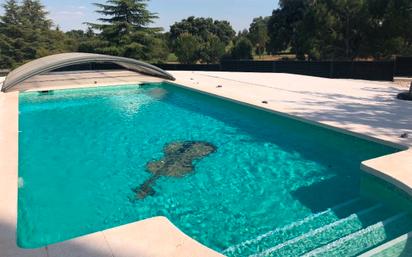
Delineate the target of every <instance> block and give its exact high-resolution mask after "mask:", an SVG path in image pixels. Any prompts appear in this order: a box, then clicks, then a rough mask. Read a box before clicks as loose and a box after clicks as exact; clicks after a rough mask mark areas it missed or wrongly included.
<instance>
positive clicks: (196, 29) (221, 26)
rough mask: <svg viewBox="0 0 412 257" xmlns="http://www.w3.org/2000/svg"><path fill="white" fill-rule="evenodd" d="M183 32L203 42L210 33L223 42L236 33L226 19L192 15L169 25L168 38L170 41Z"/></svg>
mask: <svg viewBox="0 0 412 257" xmlns="http://www.w3.org/2000/svg"><path fill="white" fill-rule="evenodd" d="M185 33H189V34H191V35H193V36H195V37H198V38H199V39H200V40H202V41H203V42H205V41H207V40H208V39H209V37H210V35H215V36H217V37H218V38H219V40H220V41H222V42H224V43H225V44H228V43H229V42H230V41H231V40H233V38H234V36H235V34H236V32H235V31H234V30H233V28H232V26H231V25H230V23H229V22H228V21H219V20H213V19H212V18H196V17H194V16H191V17H189V18H187V19H183V20H181V21H180V22H176V23H175V24H173V25H172V26H171V27H170V39H171V40H172V41H174V40H176V39H177V38H178V37H179V36H180V35H181V34H185Z"/></svg>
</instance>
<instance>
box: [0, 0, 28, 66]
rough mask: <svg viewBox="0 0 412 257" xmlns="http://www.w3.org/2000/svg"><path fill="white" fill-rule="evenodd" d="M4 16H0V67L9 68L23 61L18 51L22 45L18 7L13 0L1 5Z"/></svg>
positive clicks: (21, 54)
mask: <svg viewBox="0 0 412 257" xmlns="http://www.w3.org/2000/svg"><path fill="white" fill-rule="evenodd" d="M3 8H4V15H3V16H0V67H1V68H10V67H14V66H15V65H16V64H18V63H20V62H22V61H23V60H24V57H23V53H22V52H21V51H20V50H21V48H22V47H23V45H24V41H23V40H22V35H23V31H22V29H23V28H22V26H21V24H20V7H19V6H18V5H17V2H16V1H15V0H9V1H6V2H5V3H4V5H3Z"/></svg>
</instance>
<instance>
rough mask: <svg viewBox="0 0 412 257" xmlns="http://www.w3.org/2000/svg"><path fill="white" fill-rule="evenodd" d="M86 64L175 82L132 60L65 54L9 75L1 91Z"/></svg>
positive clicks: (153, 68) (29, 64)
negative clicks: (39, 76) (53, 72)
mask: <svg viewBox="0 0 412 257" xmlns="http://www.w3.org/2000/svg"><path fill="white" fill-rule="evenodd" d="M85 63H114V64H117V65H119V66H122V67H124V68H125V69H128V70H132V71H136V72H139V73H142V74H146V75H150V76H155V77H160V78H164V79H168V80H175V78H174V77H173V76H172V75H170V74H169V73H167V72H166V71H164V70H162V69H160V68H158V67H156V66H153V65H150V64H148V63H145V62H141V61H137V60H133V59H130V58H124V57H117V56H110V55H102V54H89V53H64V54H56V55H50V56H47V57H43V58H40V59H37V60H34V61H31V62H29V63H26V64H24V65H22V66H20V67H18V68H17V69H15V70H13V71H12V72H10V73H9V74H8V75H7V77H6V80H5V81H4V83H3V86H2V87H1V91H3V92H7V91H8V90H10V89H11V88H12V87H14V86H16V85H18V84H19V83H21V82H23V81H25V80H27V79H29V78H31V77H33V76H36V75H39V74H43V73H46V72H49V71H53V70H56V69H60V68H64V67H68V66H72V65H79V64H85Z"/></svg>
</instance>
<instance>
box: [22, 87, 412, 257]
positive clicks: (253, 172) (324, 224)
mask: <svg viewBox="0 0 412 257" xmlns="http://www.w3.org/2000/svg"><path fill="white" fill-rule="evenodd" d="M19 108H20V116H19V130H20V133H19V198H18V205H19V209H18V229H17V230H18V243H19V245H20V246H22V247H27V248H32V247H39V246H43V245H46V244H50V243H54V242H59V241H63V240H66V239H69V238H73V237H76V236H79V235H84V234H87V233H91V232H95V231H99V230H102V229H106V228H111V227H115V226H118V225H122V224H126V223H130V222H134V221H137V220H141V219H144V218H148V217H153V216H159V215H161V216H166V217H168V218H169V219H170V220H171V221H172V222H173V223H174V224H175V225H176V226H177V227H179V228H180V229H181V230H182V231H183V232H185V233H186V234H188V235H189V236H191V237H193V238H194V239H196V240H198V241H200V242H201V243H203V244H205V245H206V246H209V247H211V248H213V249H215V250H217V251H221V252H223V253H225V254H227V255H233V256H246V255H253V254H257V255H258V256H270V255H282V254H284V255H285V256H287V255H291V254H292V253H293V255H300V254H303V253H310V251H314V250H316V249H320V247H321V246H324V247H326V246H329V243H330V242H333V241H335V240H336V239H339V238H344V237H346V236H350V235H353V234H354V233H356V232H357V231H362V229H366V228H368V227H369V226H372V225H374V224H376V223H377V222H380V221H385V220H386V221H387V220H388V219H391V220H389V221H391V222H392V221H396V222H402V224H403V228H404V229H405V230H407V229H409V228H412V225H411V224H409V223H408V222H409V221H410V219H409V217H408V218H405V217H404V216H396V215H400V214H399V213H398V211H397V210H392V209H391V208H389V207H386V206H383V205H382V204H380V203H375V202H371V201H367V200H364V199H361V198H360V193H359V191H360V177H361V172H360V169H359V165H360V162H361V161H363V160H366V159H370V158H373V157H377V156H381V155H385V154H389V153H393V152H396V151H398V150H397V149H395V148H392V147H389V146H385V145H382V144H378V143H375V142H371V141H367V140H363V139H359V138H356V137H353V136H349V135H345V134H342V133H338V132H335V131H332V130H328V129H325V128H321V127H317V126H314V125H309V124H306V123H303V122H299V121H296V120H293V119H289V118H285V117H281V116H279V115H275V114H272V113H268V112H264V111H261V110H257V109H253V108H250V107H246V106H243V105H239V104H236V103H232V102H228V101H224V100H221V99H217V98H214V97H211V96H207V95H203V94H200V93H197V92H194V91H190V90H187V89H183V88H180V87H178V86H175V85H172V84H166V83H164V84H146V85H128V86H117V87H102V88H88V89H76V90H58V91H53V92H50V93H38V92H31V93H23V94H20V104H19ZM185 142H186V145H185V147H186V148H185V149H186V150H182V151H180V150H179V149H178V147H177V148H176V147H175V149H174V150H176V149H177V150H176V151H175V152H176V153H175V152H173V151H172V152H171V151H168V146H169V147H170V146H176V145H177V146H179V147H180V146H181V145H184V143H185ZM188 142H189V143H190V142H192V143H193V142H201V143H205V144H210V145H211V146H213V149H211V150H210V151H209V152H208V154H204V155H203V156H202V157H201V158H200V157H199V158H193V160H194V162H193V167H188V166H190V165H188V164H187V162H185V161H179V158H186V157H182V156H181V155H182V154H184V153H187V152H188V151H189V150H187V149H188V147H191V146H193V144H191V145H190V144H188ZM188 145H189V146H188ZM172 148H173V147H172ZM169 157H170V158H169ZM150 163H155V164H156V163H157V164H158V165H157V166H156V165H152V166H151V165H149V164H150ZM159 163H160V164H159ZM165 163H166V164H167V165H169V167H172V168H173V167H176V166H179V165H180V164H182V163H183V165H181V166H182V167H185V168H187V174H186V175H184V176H164V175H159V176H155V178H154V179H153V183H149V184H150V185H149V186H148V187H145V183H147V182H148V181H150V179H152V178H153V177H154V176H153V174H152V173H151V172H150V171H152V172H153V170H156V169H161V168H162V167H163V166H162V167H160V168H159V165H166V164H165ZM151 167H154V168H151ZM163 168H164V167H163ZM172 168H171V169H172ZM163 170H164V169H163ZM142 191H143V192H144V193H143V194H142V193H141V192H142ZM332 225H333V226H332ZM409 226H410V227H409ZM397 227H399V226H397ZM316 229H318V230H316ZM311 231H318V232H319V233H318V232H316V233H314V232H311ZM327 232H328V233H329V234H327ZM402 232H404V231H395V232H393V235H391V236H392V237H393V236H396V235H397V234H398V233H402ZM311 233H312V234H311ZM326 234H327V235H328V236H327V237H326V236H319V235H326ZM317 237H319V238H318V239H317V240H318V241H316V240H315V239H316V238H317ZM296 238H297V239H296ZM389 238H390V237H389V236H387V235H385V237H384V238H383V239H382V240H380V241H379V242H383V241H385V240H388V239H389ZM293 240H295V241H293ZM302 240H303V241H302ZM305 240H310V242H313V245H312V246H311V248H309V243H307V242H306V241H305ZM370 241H373V240H370ZM303 242H306V243H304V244H303ZM379 242H378V243H379ZM315 243H316V244H315ZM297 244H299V245H300V246H302V245H304V246H305V247H306V248H305V249H301V248H302V247H300V248H299V247H295V246H296V245H297ZM332 246H333V245H332ZM332 246H330V247H332ZM295 249H299V250H300V251H299V252H296V251H297V250H295ZM364 250H365V249H364Z"/></svg>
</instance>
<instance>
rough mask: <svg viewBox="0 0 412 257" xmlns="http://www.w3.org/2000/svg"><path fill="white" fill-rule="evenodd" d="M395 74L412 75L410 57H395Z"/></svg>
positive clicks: (411, 58) (399, 75) (411, 60)
mask: <svg viewBox="0 0 412 257" xmlns="http://www.w3.org/2000/svg"><path fill="white" fill-rule="evenodd" d="M395 76H397V77H412V57H396V60H395Z"/></svg>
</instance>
